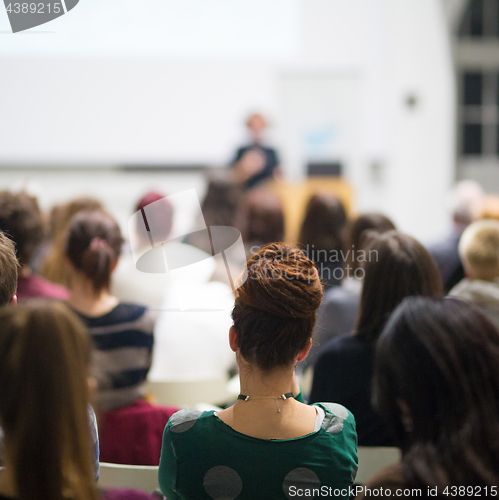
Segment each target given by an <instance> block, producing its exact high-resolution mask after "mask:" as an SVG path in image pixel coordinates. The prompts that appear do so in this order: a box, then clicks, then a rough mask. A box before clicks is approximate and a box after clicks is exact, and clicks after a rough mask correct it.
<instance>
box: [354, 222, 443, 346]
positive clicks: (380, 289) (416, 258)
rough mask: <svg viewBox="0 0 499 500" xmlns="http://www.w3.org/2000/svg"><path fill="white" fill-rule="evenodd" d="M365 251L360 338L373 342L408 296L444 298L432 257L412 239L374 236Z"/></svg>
mask: <svg viewBox="0 0 499 500" xmlns="http://www.w3.org/2000/svg"><path fill="white" fill-rule="evenodd" d="M365 252H366V260H367V262H366V263H365V264H364V270H365V277H364V284H363V287H362V295H361V298H360V313H359V321H358V323H357V335H359V336H360V337H362V338H364V339H365V340H367V341H370V342H372V341H375V340H376V339H377V338H378V336H379V334H380V333H381V330H382V329H383V326H384V325H385V323H386V321H387V320H388V318H389V317H390V314H391V313H392V312H393V310H394V309H395V308H396V307H397V306H398V305H399V304H400V302H402V300H403V299H404V298H405V297H409V296H411V295H422V296H427V297H431V296H437V295H440V294H441V293H442V282H441V278H440V273H439V271H438V268H437V265H436V264H435V262H434V260H433V258H432V257H431V255H430V254H429V253H428V251H427V250H426V248H424V247H423V245H421V243H419V242H418V241H417V240H415V239H414V238H412V237H411V236H407V235H405V234H401V233H399V232H397V231H389V232H388V233H384V234H372V235H371V236H370V239H369V241H368V243H367V245H366V246H365Z"/></svg>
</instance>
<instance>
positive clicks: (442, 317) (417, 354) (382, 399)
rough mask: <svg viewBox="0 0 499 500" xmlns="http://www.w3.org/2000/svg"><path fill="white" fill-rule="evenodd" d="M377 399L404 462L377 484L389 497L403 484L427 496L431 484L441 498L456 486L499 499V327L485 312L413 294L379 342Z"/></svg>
mask: <svg viewBox="0 0 499 500" xmlns="http://www.w3.org/2000/svg"><path fill="white" fill-rule="evenodd" d="M374 402H375V406H376V408H377V409H378V411H379V413H380V414H381V415H383V417H384V418H385V419H386V421H387V422H388V423H389V425H390V429H391V431H392V434H393V436H394V437H395V441H396V443H397V445H398V446H400V447H401V449H402V461H401V463H400V464H398V465H396V466H392V467H390V468H388V469H386V470H384V471H382V472H381V473H379V474H378V475H377V476H376V477H375V478H373V479H372V480H371V481H370V482H369V484H368V485H367V486H368V487H369V488H380V487H383V488H384V489H385V490H388V492H387V493H386V495H385V496H390V495H389V494H391V496H395V495H396V491H397V489H398V488H401V489H405V488H414V489H416V488H421V489H422V491H423V495H422V496H425V494H426V492H428V488H431V490H432V491H433V492H435V493H437V494H438V496H439V497H440V498H446V497H447V496H448V494H452V492H453V491H454V489H455V488H457V489H458V490H457V491H461V496H466V497H468V498H470V497H473V496H475V495H477V494H478V495H479V496H485V497H488V498H490V497H491V496H496V495H495V494H494V492H493V490H492V489H491V488H492V487H495V488H496V487H497V486H498V485H499V469H498V467H497V464H498V463H499V447H498V445H497V443H498V442H499V417H498V415H499V332H498V330H497V329H496V328H495V327H494V325H493V324H492V323H491V322H490V321H489V320H488V319H487V318H486V317H485V316H484V315H482V314H481V313H480V311H479V310H478V309H476V308H474V307H473V306H471V305H469V304H466V303H463V302H461V301H458V300H449V299H446V300H436V299H428V298H426V299H423V298H420V297H418V298H409V299H406V300H405V301H404V302H403V303H402V305H401V306H399V307H398V308H397V310H396V311H395V313H394V314H393V316H392V318H391V319H390V321H389V323H388V324H387V326H386V328H385V329H384V331H383V333H382V335H381V337H380V339H379V341H378V345H377V349H376V362H375V374H374ZM435 488H436V489H435ZM484 488H487V490H486V489H484ZM446 492H447V493H446ZM435 496H436V495H435Z"/></svg>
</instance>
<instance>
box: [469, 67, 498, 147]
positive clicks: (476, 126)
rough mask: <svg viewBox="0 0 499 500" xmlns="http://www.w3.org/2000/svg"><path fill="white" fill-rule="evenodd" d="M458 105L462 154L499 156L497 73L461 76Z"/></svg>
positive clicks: (474, 72) (470, 72)
mask: <svg viewBox="0 0 499 500" xmlns="http://www.w3.org/2000/svg"><path fill="white" fill-rule="evenodd" d="M460 102H461V109H460V115H461V120H460V121H461V153H462V154H463V155H465V156H470V155H483V156H493V155H499V72H477V71H468V72H464V73H463V74H462V82H461V98H460Z"/></svg>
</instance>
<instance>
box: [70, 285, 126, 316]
mask: <svg viewBox="0 0 499 500" xmlns="http://www.w3.org/2000/svg"><path fill="white" fill-rule="evenodd" d="M68 302H69V305H70V306H71V307H72V308H73V309H74V310H76V311H78V312H79V313H81V314H84V315H85V316H102V315H104V314H107V313H108V312H110V311H112V310H113V309H114V308H115V307H116V306H117V305H118V303H119V300H118V299H117V298H116V297H113V296H112V295H111V294H110V293H109V291H108V290H101V291H100V292H97V293H95V291H94V290H92V289H91V290H88V289H87V290H86V289H78V288H72V289H71V293H70V295H69V299H68Z"/></svg>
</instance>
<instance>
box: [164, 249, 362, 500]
mask: <svg viewBox="0 0 499 500" xmlns="http://www.w3.org/2000/svg"><path fill="white" fill-rule="evenodd" d="M247 271H248V273H247V279H246V281H245V282H244V283H243V284H242V285H241V286H240V287H239V288H238V290H237V292H236V300H235V305H234V309H233V312H232V319H233V322H234V324H233V326H232V327H231V328H230V331H229V343H230V346H231V348H232V350H233V351H234V352H235V353H236V360H237V364H238V366H239V373H240V383H241V394H240V395H239V396H238V399H237V401H236V403H235V404H234V405H233V406H231V407H230V408H227V409H226V410H223V411H219V412H213V411H208V412H203V413H202V412H198V411H193V410H181V411H180V412H178V413H176V414H175V415H174V416H173V417H172V418H171V419H170V421H169V423H168V425H167V426H166V429H165V433H164V437H163V448H162V452H161V462H160V470H159V483H160V486H161V490H162V492H163V494H164V495H165V496H166V497H167V498H168V499H169V500H173V499H192V498H213V499H218V498H224V499H235V498H238V499H251V500H254V499H255V498H258V499H269V500H270V499H272V500H276V499H279V498H283V499H285V498H292V497H294V496H301V497H304V498H311V497H312V496H318V491H319V490H321V488H322V490H321V491H323V492H324V491H325V490H326V488H327V489H328V491H329V488H332V490H335V489H337V490H338V491H340V490H341V493H340V496H341V497H342V498H348V497H349V495H348V487H349V486H350V485H351V484H352V482H353V480H354V478H355V473H356V470H357V435H356V432H355V421H354V418H353V416H352V414H351V413H350V412H349V411H348V410H347V409H346V408H344V407H343V406H340V405H338V404H331V403H318V404H316V405H313V406H307V405H305V404H304V403H303V402H302V399H301V394H299V392H300V390H299V387H298V385H297V383H296V380H295V376H294V368H295V366H296V363H297V362H298V361H301V360H303V359H305V357H306V356H307V354H308V351H309V350H310V346H311V344H312V329H313V327H314V323H315V316H316V311H317V308H318V307H319V305H320V303H321V300H322V294H323V291H322V285H321V282H320V278H319V275H318V272H317V269H316V268H315V266H314V263H313V262H312V261H311V260H309V259H308V258H307V257H306V256H305V254H304V253H303V252H302V251H300V250H298V249H295V248H291V247H288V246H285V245H283V244H276V243H273V244H270V245H267V246H265V247H264V248H262V249H261V250H260V251H259V252H258V253H256V254H255V255H253V256H252V257H251V258H250V259H249V260H248V262H247ZM337 493H338V492H337ZM337 493H336V494H337Z"/></svg>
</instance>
